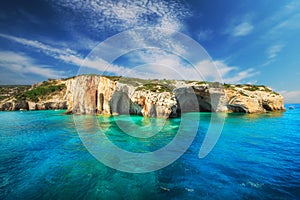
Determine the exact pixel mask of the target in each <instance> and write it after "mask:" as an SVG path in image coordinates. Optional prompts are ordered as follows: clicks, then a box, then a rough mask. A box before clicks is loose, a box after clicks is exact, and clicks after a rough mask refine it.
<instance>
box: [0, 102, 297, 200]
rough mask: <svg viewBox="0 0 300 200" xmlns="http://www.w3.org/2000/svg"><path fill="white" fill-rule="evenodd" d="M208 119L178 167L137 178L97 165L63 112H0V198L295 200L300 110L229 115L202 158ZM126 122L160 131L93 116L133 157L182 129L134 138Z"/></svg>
mask: <svg viewBox="0 0 300 200" xmlns="http://www.w3.org/2000/svg"><path fill="white" fill-rule="evenodd" d="M194 114H195V113H189V114H187V115H190V116H191V117H192V116H193V115H194ZM210 115H211V114H210V113H201V114H200V117H201V120H200V126H199V128H198V131H197V136H196V138H195V140H194V142H193V143H192V145H191V146H190V147H189V149H188V150H187V152H186V153H185V154H184V155H183V156H181V157H180V158H179V159H178V160H177V161H176V162H174V163H173V164H171V165H169V166H167V167H166V168H163V169H160V170H158V171H154V172H150V173H142V174H134V173H125V172H120V171H117V170H115V169H112V168H109V167H106V166H105V165H104V164H102V163H100V162H99V161H97V160H96V159H95V158H94V157H93V156H92V155H91V154H90V153H89V152H88V151H87V150H86V148H85V147H84V145H83V144H82V142H81V140H80V138H79V136H78V134H77V132H76V129H75V125H74V121H73V117H72V116H71V115H64V114H63V111H33V112H0V199H300V105H296V106H295V109H294V110H287V111H286V112H284V113H267V114H261V115H254V114H251V115H249V114H227V115H226V121H225V125H224V128H223V131H222V134H221V136H220V138H219V140H218V143H217V144H216V146H215V147H214V149H213V150H212V152H210V154H209V155H208V156H206V157H205V158H202V159H200V158H199V157H198V152H199V148H200V146H201V143H202V141H203V138H204V135H205V133H206V130H207V128H208V125H209V123H210ZM129 118H130V119H131V120H134V121H135V123H136V124H137V125H143V126H145V127H147V124H149V121H147V120H152V121H151V123H153V120H154V122H155V123H157V126H156V127H159V126H160V125H161V122H160V121H159V120H161V119H143V118H142V117H138V116H135V117H129V116H118V117H116V118H114V117H110V118H108V117H99V118H98V120H99V121H100V124H101V126H104V127H106V128H107V129H109V130H110V132H109V134H108V138H109V139H110V140H111V141H112V142H113V143H115V144H116V145H118V146H120V147H121V148H124V149H126V150H128V151H132V152H147V151H153V150H156V149H159V148H161V147H162V146H164V145H165V144H168V142H169V141H170V140H172V138H173V137H174V136H175V135H176V132H177V130H178V125H179V124H180V119H170V120H168V121H166V122H165V127H164V129H163V131H162V132H161V133H158V134H156V135H154V136H152V137H150V136H151V135H150V136H149V138H143V139H138V138H135V137H132V136H128V135H125V134H124V133H122V131H121V130H120V129H119V128H118V126H117V124H116V121H121V123H125V124H126V120H128V119H129ZM156 127H152V131H153V132H155V131H157V130H156ZM148 128H149V127H148ZM150 128H151V127H150ZM145 132H147V130H146V131H145Z"/></svg>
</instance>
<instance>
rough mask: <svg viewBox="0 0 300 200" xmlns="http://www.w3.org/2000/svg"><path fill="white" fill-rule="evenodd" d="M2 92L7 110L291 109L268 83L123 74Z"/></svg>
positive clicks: (174, 112)
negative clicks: (138, 76) (133, 76)
mask: <svg viewBox="0 0 300 200" xmlns="http://www.w3.org/2000/svg"><path fill="white" fill-rule="evenodd" d="M0 95H1V96H0V100H1V101H0V110H1V111H16V110H51V109H53V110H54V109H66V110H67V111H66V113H73V114H105V115H118V114H134V115H142V116H147V117H164V118H169V117H178V116H180V114H181V113H182V112H242V113H265V112H268V111H283V110H285V108H284V100H283V97H282V96H281V95H280V94H278V93H276V92H274V91H273V90H271V89H270V88H269V87H266V86H263V85H250V84H240V85H233V84H222V83H218V82H205V81H186V80H165V79H164V80H157V79H154V80H144V79H138V78H126V77H121V76H100V75H79V76H75V77H71V78H66V79H60V80H53V79H48V80H47V81H44V82H40V83H37V84H34V85H32V86H1V94H0ZM193 99H194V100H193ZM195 99H196V103H195Z"/></svg>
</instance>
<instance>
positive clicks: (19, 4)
mask: <svg viewBox="0 0 300 200" xmlns="http://www.w3.org/2000/svg"><path fill="white" fill-rule="evenodd" d="M299 21H300V1H298V0H281V1H276V3H275V2H274V1H273V0H240V1H236V0H234V1H233V0H209V1H208V0H207V1H202V0H193V1H192V0H190V1H176V0H171V1H167V0H166V1H161V0H140V1H112V0H111V1H106V0H94V1H93V0H91V1H81V0H28V1H23V0H10V1H2V2H1V7H0V84H2V85H3V84H14V85H16V84H18V85H19V84H33V83H36V82H39V81H44V80H47V79H48V78H54V79H58V78H66V77H70V76H74V75H78V74H83V73H97V74H109V75H122V76H129V77H139V78H161V79H162V78H167V79H179V80H181V79H193V80H200V79H201V80H207V81H221V82H225V83H242V84H245V83H249V84H259V85H267V86H269V87H271V88H272V89H274V90H275V91H277V92H279V93H281V94H282V95H283V96H284V97H285V102H286V103H299V102H300V56H299V55H300V54H299V52H300V51H299V47H300V37H299V35H300V23H299Z"/></svg>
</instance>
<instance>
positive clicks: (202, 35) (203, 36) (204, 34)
mask: <svg viewBox="0 0 300 200" xmlns="http://www.w3.org/2000/svg"><path fill="white" fill-rule="evenodd" d="M213 34H214V32H213V31H212V30H211V29H206V30H202V31H200V32H199V34H198V40H199V41H206V40H210V39H211V38H212V37H213Z"/></svg>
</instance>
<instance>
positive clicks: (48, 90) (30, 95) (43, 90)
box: [24, 84, 66, 102]
mask: <svg viewBox="0 0 300 200" xmlns="http://www.w3.org/2000/svg"><path fill="white" fill-rule="evenodd" d="M65 87H66V86H65V84H60V85H48V84H45V85H44V84H42V85H40V86H38V87H36V88H34V89H33V90H29V91H27V92H25V93H24V96H25V98H26V99H28V100H31V101H33V102H38V101H39V99H40V98H43V97H45V96H47V95H49V94H52V93H54V92H57V91H62V90H63V89H64V88H65Z"/></svg>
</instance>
